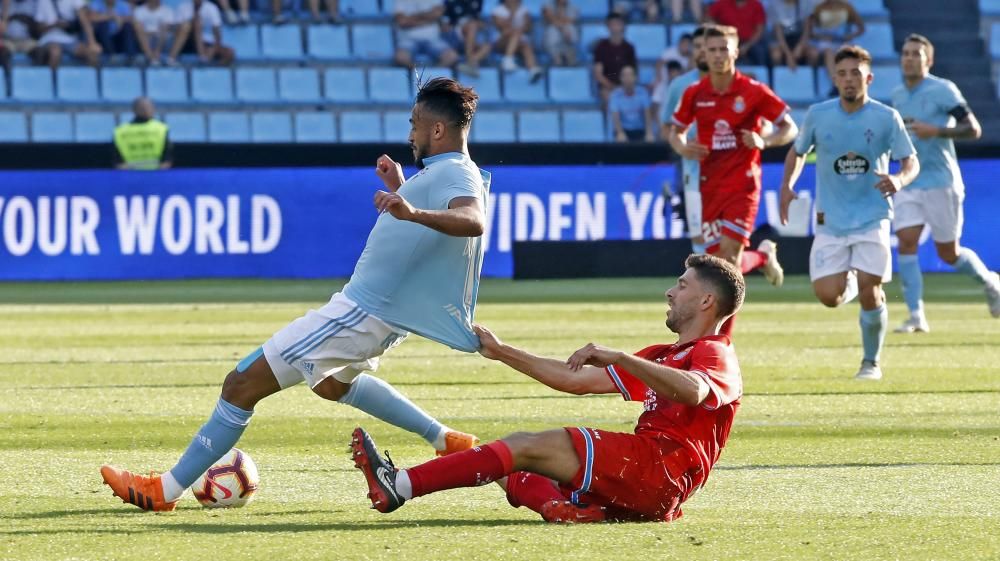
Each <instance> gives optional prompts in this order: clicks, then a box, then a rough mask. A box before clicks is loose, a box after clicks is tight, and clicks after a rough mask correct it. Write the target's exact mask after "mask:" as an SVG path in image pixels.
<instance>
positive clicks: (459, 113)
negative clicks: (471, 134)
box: [417, 78, 479, 129]
mask: <svg viewBox="0 0 1000 561" xmlns="http://www.w3.org/2000/svg"><path fill="white" fill-rule="evenodd" d="M417 104H418V105H423V107H424V109H426V110H427V111H430V112H431V113H434V114H435V115H437V116H439V117H441V118H442V119H444V120H446V121H447V122H448V123H449V124H453V125H455V126H456V127H458V128H460V129H467V128H469V125H471V124H472V116H473V115H475V114H476V107H477V106H478V105H479V95H478V94H477V93H476V92H475V91H474V90H473V89H472V88H467V87H465V86H463V85H462V84H459V83H458V82H456V81H455V80H452V79H451V78H434V79H431V80H428V81H427V82H426V83H424V84H421V85H420V88H419V91H418V92H417Z"/></svg>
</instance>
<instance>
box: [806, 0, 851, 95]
mask: <svg viewBox="0 0 1000 561" xmlns="http://www.w3.org/2000/svg"><path fill="white" fill-rule="evenodd" d="M864 32H865V22H864V20H863V19H861V15H860V14H858V11H857V10H855V9H854V6H852V5H851V3H850V2H847V1H846V0H823V1H822V2H820V3H818V4H817V5H816V8H815V9H813V11H812V15H810V16H809V19H808V20H806V37H807V38H808V40H809V48H810V49H813V50H814V51H815V52H814V53H810V54H809V55H808V56H811V57H816V58H818V57H823V62H824V63H825V64H826V71H827V72H828V73H829V74H830V79H831V80H833V75H834V70H833V66H834V64H833V59H834V56H835V55H836V53H837V49H839V48H840V47H841V46H843V45H846V44H847V43H850V42H851V40H852V39H854V38H855V37H859V36H861V35H863V34H864ZM831 95H836V88H833V89H831Z"/></svg>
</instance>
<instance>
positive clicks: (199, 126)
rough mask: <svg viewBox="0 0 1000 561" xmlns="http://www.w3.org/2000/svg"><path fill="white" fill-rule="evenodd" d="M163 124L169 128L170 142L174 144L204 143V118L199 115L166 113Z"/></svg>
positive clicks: (205, 134) (206, 135) (205, 137)
mask: <svg viewBox="0 0 1000 561" xmlns="http://www.w3.org/2000/svg"><path fill="white" fill-rule="evenodd" d="M164 122H166V123H167V126H168V127H170V133H169V134H170V140H172V141H174V142H205V140H206V139H207V138H208V134H207V133H206V131H205V116H204V115H203V114H201V113H187V112H179V113H168V114H167V116H166V117H165V118H164Z"/></svg>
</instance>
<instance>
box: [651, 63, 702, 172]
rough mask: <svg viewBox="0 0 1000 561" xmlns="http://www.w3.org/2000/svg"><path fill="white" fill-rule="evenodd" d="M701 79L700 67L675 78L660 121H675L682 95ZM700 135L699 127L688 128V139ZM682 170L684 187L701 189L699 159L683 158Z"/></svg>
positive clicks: (662, 108)
mask: <svg viewBox="0 0 1000 561" xmlns="http://www.w3.org/2000/svg"><path fill="white" fill-rule="evenodd" d="M700 80H701V74H700V73H699V72H698V69H697V68H695V69H694V70H690V71H688V72H685V73H684V74H681V75H680V76H678V77H676V78H674V80H673V81H672V82H670V85H669V86H668V87H667V94H666V96H665V97H666V101H665V102H664V103H663V106H662V107H660V122H661V123H673V122H674V111H676V110H677V106H678V105H680V104H681V97H683V96H684V90H686V89H688V86H690V85H692V84H697V83H698V82H699V81H700ZM697 137H698V127H696V126H692V127H690V128H688V140H695V139H697ZM681 170H682V171H683V172H684V189H685V190H686V191H698V190H699V189H700V186H699V181H698V174H699V173H701V165H700V162H698V160H687V159H682V160H681Z"/></svg>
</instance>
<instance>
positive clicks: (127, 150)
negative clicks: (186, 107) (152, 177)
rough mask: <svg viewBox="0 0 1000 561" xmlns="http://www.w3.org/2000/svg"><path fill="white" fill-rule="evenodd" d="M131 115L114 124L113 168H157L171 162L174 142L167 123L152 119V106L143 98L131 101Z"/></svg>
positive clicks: (171, 164)
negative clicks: (120, 122) (130, 117)
mask: <svg viewBox="0 0 1000 561" xmlns="http://www.w3.org/2000/svg"><path fill="white" fill-rule="evenodd" d="M132 113H133V115H134V118H133V119H132V121H131V122H128V123H123V124H121V125H118V126H117V127H115V137H114V146H115V153H114V163H115V168H117V169H132V170H157V169H168V168H170V167H172V166H173V165H174V161H173V160H174V145H173V143H172V142H170V137H169V135H168V129H167V125H166V124H165V123H162V122H160V121H158V120H156V108H155V107H154V106H153V102H152V101H150V100H149V99H147V98H145V97H138V98H136V99H135V101H133V102H132Z"/></svg>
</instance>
